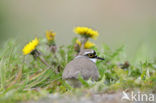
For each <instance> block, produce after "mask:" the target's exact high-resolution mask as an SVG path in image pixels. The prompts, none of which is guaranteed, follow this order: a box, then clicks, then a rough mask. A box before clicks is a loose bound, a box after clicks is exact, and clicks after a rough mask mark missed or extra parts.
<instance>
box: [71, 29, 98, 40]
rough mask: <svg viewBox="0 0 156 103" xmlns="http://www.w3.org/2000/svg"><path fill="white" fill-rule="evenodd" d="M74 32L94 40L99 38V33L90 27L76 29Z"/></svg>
mask: <svg viewBox="0 0 156 103" xmlns="http://www.w3.org/2000/svg"><path fill="white" fill-rule="evenodd" d="M74 32H75V33H76V34H79V35H82V36H85V37H91V38H93V39H96V38H97V37H98V36H99V33H98V32H97V31H95V30H93V29H91V28H88V27H76V28H75V29H74Z"/></svg>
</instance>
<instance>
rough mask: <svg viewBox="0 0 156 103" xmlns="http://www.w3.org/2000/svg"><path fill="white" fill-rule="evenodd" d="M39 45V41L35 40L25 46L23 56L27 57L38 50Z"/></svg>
mask: <svg viewBox="0 0 156 103" xmlns="http://www.w3.org/2000/svg"><path fill="white" fill-rule="evenodd" d="M38 44H39V40H38V39H37V38H35V39H34V40H32V41H31V42H29V43H28V44H27V45H25V47H24V48H23V54H24V55H27V54H29V53H31V52H32V51H34V50H35V49H36V46H37V45H38Z"/></svg>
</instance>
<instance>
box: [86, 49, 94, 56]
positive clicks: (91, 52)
mask: <svg viewBox="0 0 156 103" xmlns="http://www.w3.org/2000/svg"><path fill="white" fill-rule="evenodd" d="M89 53H94V50H92V51H91V52H85V53H84V55H86V54H89Z"/></svg>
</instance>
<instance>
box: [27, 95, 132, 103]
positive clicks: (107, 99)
mask: <svg viewBox="0 0 156 103" xmlns="http://www.w3.org/2000/svg"><path fill="white" fill-rule="evenodd" d="M121 96H122V94H121V93H114V94H86V95H80V96H63V95H62V96H61V95H58V94H53V95H49V96H47V97H46V98H43V99H41V100H39V101H27V102H25V103H131V102H129V101H121Z"/></svg>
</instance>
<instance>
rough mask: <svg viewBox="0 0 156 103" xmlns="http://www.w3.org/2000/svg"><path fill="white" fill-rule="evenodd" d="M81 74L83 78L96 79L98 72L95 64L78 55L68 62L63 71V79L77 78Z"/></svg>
mask: <svg viewBox="0 0 156 103" xmlns="http://www.w3.org/2000/svg"><path fill="white" fill-rule="evenodd" d="M79 75H81V76H82V77H83V78H84V79H85V80H88V79H89V78H92V79H93V80H98V78H99V72H98V69H97V67H96V64H95V63H94V62H92V61H90V60H89V59H87V58H85V57H79V58H76V59H74V60H72V61H71V62H70V63H68V64H67V65H66V67H65V69H64V71H63V76H62V78H63V79H71V78H75V79H77V78H78V76H79Z"/></svg>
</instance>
